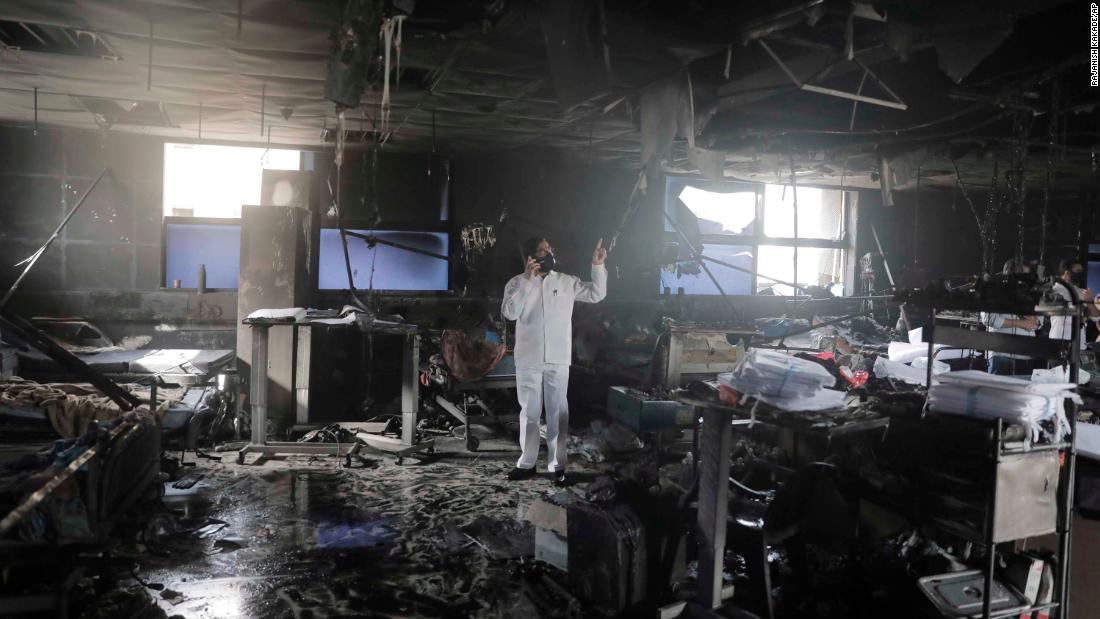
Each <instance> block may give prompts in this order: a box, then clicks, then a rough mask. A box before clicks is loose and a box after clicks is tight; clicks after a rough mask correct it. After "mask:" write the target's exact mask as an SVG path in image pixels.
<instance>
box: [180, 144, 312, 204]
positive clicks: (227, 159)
mask: <svg viewBox="0 0 1100 619" xmlns="http://www.w3.org/2000/svg"><path fill="white" fill-rule="evenodd" d="M300 160H301V156H300V153H299V151H296V150H284V149H278V148H245V147H240V146H213V145H209V144H165V145H164V215H165V216H167V217H225V218H234V219H236V218H240V216H241V205H242V204H259V203H260V183H261V179H262V178H263V171H264V170H265V169H272V170H297V169H299V168H300Z"/></svg>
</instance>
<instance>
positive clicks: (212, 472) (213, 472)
mask: <svg viewBox="0 0 1100 619" xmlns="http://www.w3.org/2000/svg"><path fill="white" fill-rule="evenodd" d="M225 460H226V461H227V462H226V463H217V462H209V461H200V463H199V465H198V466H197V467H196V468H195V469H192V470H191V471H190V473H192V474H199V475H203V478H202V480H201V481H200V482H199V483H197V484H195V485H194V486H192V487H191V488H189V489H186V490H179V489H175V488H173V487H172V484H167V485H166V488H167V491H166V496H165V498H164V504H165V506H167V508H168V510H167V513H165V514H164V515H163V516H162V517H161V518H160V519H158V520H156V521H154V524H153V525H151V526H150V527H149V528H148V529H147V530H146V531H145V532H144V534H143V536H142V538H141V539H140V540H138V541H140V543H131V544H129V545H124V546H123V547H121V548H120V549H119V554H120V555H123V556H125V555H126V554H127V553H130V555H131V556H133V558H134V559H136V561H137V563H138V565H139V569H138V571H137V572H136V574H137V577H139V578H140V579H141V580H142V581H143V582H145V583H147V584H150V585H152V586H153V587H156V588H157V590H161V591H170V592H171V595H167V596H165V595H159V596H155V597H156V602H157V604H158V605H159V606H160V607H161V609H163V610H164V612H165V613H166V614H167V615H182V616H184V617H187V618H189V619H190V618H202V617H217V618H224V617H296V618H299V617H351V616H360V617H361V616H372V617H375V616H377V617H397V616H400V617H418V616H420V617H441V616H442V617H470V616H483V617H510V616H521V615H526V616H531V614H533V613H534V614H539V615H540V616H546V615H547V610H548V609H549V610H553V609H554V608H560V609H562V611H561V614H563V615H564V614H566V613H567V612H570V611H573V612H575V611H576V609H575V607H572V606H571V605H570V604H569V603H568V600H567V601H565V602H563V603H561V604H556V603H551V604H547V600H545V599H538V598H539V597H540V596H541V595H543V594H545V593H546V591H545V590H536V589H535V588H532V587H531V586H529V585H527V584H525V580H530V578H525V574H526V575H528V576H529V575H530V570H531V569H536V570H537V569H540V568H539V567H538V566H532V564H531V563H532V557H533V555H534V531H533V529H532V528H531V525H530V524H529V523H527V522H525V521H524V519H523V516H524V514H525V511H526V508H527V506H528V505H529V504H530V503H531V502H532V501H533V500H535V499H537V498H539V497H540V496H544V495H550V494H553V493H554V492H556V491H558V490H559V489H557V488H555V487H554V486H553V485H552V484H551V483H550V479H549V475H548V474H545V473H544V474H542V475H540V477H539V478H537V479H535V480H533V481H528V482H520V483H515V482H509V481H507V480H506V479H505V478H504V475H505V473H506V472H507V471H508V470H509V469H510V467H511V466H512V461H511V459H510V458H509V459H507V460H506V459H503V458H500V459H495V460H484V459H480V458H473V459H470V458H463V459H458V458H455V459H439V460H435V461H427V462H420V463H414V464H408V463H406V464H405V465H404V466H398V465H395V464H393V463H392V462H390V461H388V460H382V459H378V460H372V461H370V462H369V463H368V466H367V467H362V468H352V469H348V468H342V467H340V466H339V465H340V462H339V461H337V460H336V459H334V458H312V459H310V458H308V457H288V458H283V459H272V460H268V461H266V462H263V463H262V464H251V465H248V464H246V465H242V466H238V465H235V464H230V463H228V461H229V460H230V459H229V458H226V459H225ZM584 466H587V467H588V468H587V472H586V470H585V469H583V468H582V467H584ZM592 466H593V465H584V464H583V463H578V464H577V466H576V468H575V469H574V470H576V474H575V476H576V478H577V479H578V482H579V483H578V484H577V485H576V486H575V487H574V488H573V490H574V491H577V492H580V491H581V489H582V488H583V487H584V485H585V479H587V478H591V477H592V476H594V475H595V474H596V470H595V469H594V468H592ZM158 522H159V524H158ZM161 587H163V589H162V588H161Z"/></svg>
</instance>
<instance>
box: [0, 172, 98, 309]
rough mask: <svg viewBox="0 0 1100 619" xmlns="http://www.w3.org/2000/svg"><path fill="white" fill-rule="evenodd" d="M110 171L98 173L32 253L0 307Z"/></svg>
mask: <svg viewBox="0 0 1100 619" xmlns="http://www.w3.org/2000/svg"><path fill="white" fill-rule="evenodd" d="M110 169H111V168H103V171H102V172H100V173H99V176H97V177H96V179H95V182H93V183H92V186H91V187H88V188H87V189H86V190H85V191H84V195H82V196H80V199H79V200H77V201H76V204H75V205H74V206H73V208H72V209H70V210H69V213H68V214H67V215H65V219H62V220H61V223H60V224H59V225H58V226H57V229H56V230H54V231H53V234H51V235H50V238H48V239H46V242H45V243H44V244H43V245H42V247H39V248H38V251H36V252H34V255H32V256H31V257H30V259H29V261H28V262H27V266H26V267H24V268H23V272H22V273H20V274H19V278H18V279H16V280H15V283H14V284H12V285H11V288H9V289H8V291H7V293H5V294H4V298H3V299H0V307H4V306H5V305H7V304H8V300H10V299H11V297H12V295H14V294H15V291H16V290H18V289H19V284H22V283H23V279H25V278H26V277H27V273H30V272H31V269H33V268H34V265H35V263H37V262H38V259H39V258H41V257H42V254H44V253H46V250H47V249H49V248H50V245H51V244H53V242H54V241H55V240H57V236H58V235H59V234H61V230H62V229H63V228H64V227H65V225H66V224H68V223H69V220H70V219H72V218H73V215H75V214H76V211H77V209H79V208H80V205H81V204H84V200H85V199H87V198H88V195H89V194H91V193H92V190H93V189H95V188H96V185H98V184H99V181H101V180H103V176H104V175H105V174H107V172H108V171H109V170H110Z"/></svg>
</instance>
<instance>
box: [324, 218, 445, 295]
mask: <svg viewBox="0 0 1100 619" xmlns="http://www.w3.org/2000/svg"><path fill="white" fill-rule="evenodd" d="M353 232H358V233H361V234H373V235H374V236H376V237H378V238H379V239H382V240H386V241H392V242H394V243H400V244H402V245H408V246H410V247H415V248H417V249H421V250H424V251H429V252H432V253H435V254H441V255H444V256H446V255H448V250H449V240H448V237H447V233H446V232H396V231H373V232H371V231H368V230H354V231H353ZM348 255H349V257H350V259H351V271H352V277H353V279H354V281H355V287H356V288H360V289H370V288H373V289H375V290H447V287H448V278H447V271H448V264H447V262H446V261H444V260H440V259H439V258H433V257H431V256H425V255H424V254H418V253H416V252H412V251H408V250H405V249H399V248H397V247H390V246H388V245H382V244H381V243H379V244H376V245H375V246H374V247H368V245H367V242H366V241H365V240H363V239H360V238H356V237H353V236H349V237H348ZM372 270H373V274H374V277H373V282H372V281H371V272H372ZM318 272H319V273H318V275H319V287H320V288H321V289H322V290H342V289H346V288H347V287H348V275H347V267H346V265H345V263H344V246H343V243H342V242H341V240H340V230H338V229H335V228H324V229H322V230H321V257H320V266H319V268H318Z"/></svg>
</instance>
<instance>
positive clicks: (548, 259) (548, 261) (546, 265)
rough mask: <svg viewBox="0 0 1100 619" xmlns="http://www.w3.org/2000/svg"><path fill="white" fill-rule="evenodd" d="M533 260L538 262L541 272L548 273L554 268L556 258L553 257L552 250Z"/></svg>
mask: <svg viewBox="0 0 1100 619" xmlns="http://www.w3.org/2000/svg"><path fill="white" fill-rule="evenodd" d="M535 262H537V263H538V264H539V270H540V271H542V272H543V273H549V272H550V271H553V270H554V266H555V265H557V259H556V258H554V254H553V253H552V252H547V254H546V255H545V256H543V257H542V258H536V259H535Z"/></svg>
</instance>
